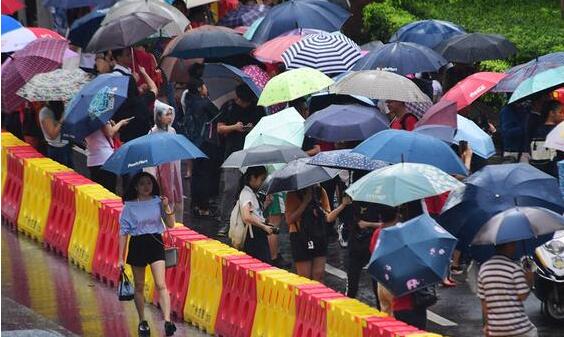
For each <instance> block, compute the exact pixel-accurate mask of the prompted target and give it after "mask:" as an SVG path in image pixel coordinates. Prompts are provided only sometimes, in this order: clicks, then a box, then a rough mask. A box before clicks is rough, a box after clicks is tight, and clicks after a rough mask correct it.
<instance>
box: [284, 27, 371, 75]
mask: <svg viewBox="0 0 564 337" xmlns="http://www.w3.org/2000/svg"><path fill="white" fill-rule="evenodd" d="M360 57H361V55H360V47H359V46H358V45H357V44H356V43H354V42H353V41H352V40H351V39H349V38H348V37H346V36H345V35H343V34H341V33H339V32H335V33H322V34H313V35H307V36H305V37H304V38H303V39H301V40H300V41H298V42H296V43H294V44H293V45H291V46H290V47H289V48H288V49H286V51H284V52H283V53H282V60H283V61H284V64H285V65H286V68H288V69H296V68H303V67H308V68H313V69H317V70H319V71H321V72H322V73H324V74H328V75H329V74H340V73H342V72H345V71H349V70H351V69H352V67H353V66H354V64H355V63H356V62H357V61H358V60H359V59H360Z"/></svg>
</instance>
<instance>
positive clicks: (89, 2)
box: [43, 0, 99, 9]
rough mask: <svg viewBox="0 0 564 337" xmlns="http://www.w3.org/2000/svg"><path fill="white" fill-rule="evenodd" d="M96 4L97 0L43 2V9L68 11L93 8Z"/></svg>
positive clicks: (48, 0) (46, 0) (45, 0)
mask: <svg viewBox="0 0 564 337" xmlns="http://www.w3.org/2000/svg"><path fill="white" fill-rule="evenodd" d="M98 2H99V1H98V0H43V6H45V8H49V7H57V8H64V9H69V8H79V7H90V6H95V5H97V4H98Z"/></svg>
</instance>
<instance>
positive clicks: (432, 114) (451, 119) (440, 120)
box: [415, 99, 458, 128]
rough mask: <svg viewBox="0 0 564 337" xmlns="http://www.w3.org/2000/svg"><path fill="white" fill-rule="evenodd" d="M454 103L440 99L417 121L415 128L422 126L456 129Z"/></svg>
mask: <svg viewBox="0 0 564 337" xmlns="http://www.w3.org/2000/svg"><path fill="white" fill-rule="evenodd" d="M457 112H458V111H457V108H456V102H454V101H449V100H447V99H442V100H440V101H438V102H437V103H435V104H434V105H433V106H431V107H430V108H429V109H428V110H427V111H426V112H425V113H424V114H423V116H422V117H421V119H419V121H418V122H417V124H415V125H416V127H420V126H424V125H445V126H450V127H452V128H456V126H457V123H456V118H457V117H456V116H457Z"/></svg>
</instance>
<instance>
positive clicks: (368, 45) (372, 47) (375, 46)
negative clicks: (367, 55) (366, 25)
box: [360, 40, 384, 51]
mask: <svg viewBox="0 0 564 337" xmlns="http://www.w3.org/2000/svg"><path fill="white" fill-rule="evenodd" d="M383 45H384V43H383V42H382V41H380V40H374V41H372V42H368V43H365V44H363V45H362V46H360V49H361V50H367V51H371V50H375V49H378V48H380V47H382V46H383Z"/></svg>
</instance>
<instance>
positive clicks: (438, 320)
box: [325, 263, 458, 326]
mask: <svg viewBox="0 0 564 337" xmlns="http://www.w3.org/2000/svg"><path fill="white" fill-rule="evenodd" d="M325 271H326V272H327V273H329V274H331V275H333V276H335V277H338V278H340V279H342V280H346V279H347V273H345V272H344V271H342V270H341V269H339V268H336V267H333V266H332V265H330V264H329V263H326V264H325ZM427 319H428V320H430V321H431V322H433V323H435V324H438V325H440V326H458V324H457V323H456V322H453V321H451V320H449V319H446V318H444V317H442V316H440V315H438V314H436V313H434V312H432V311H431V310H427Z"/></svg>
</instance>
